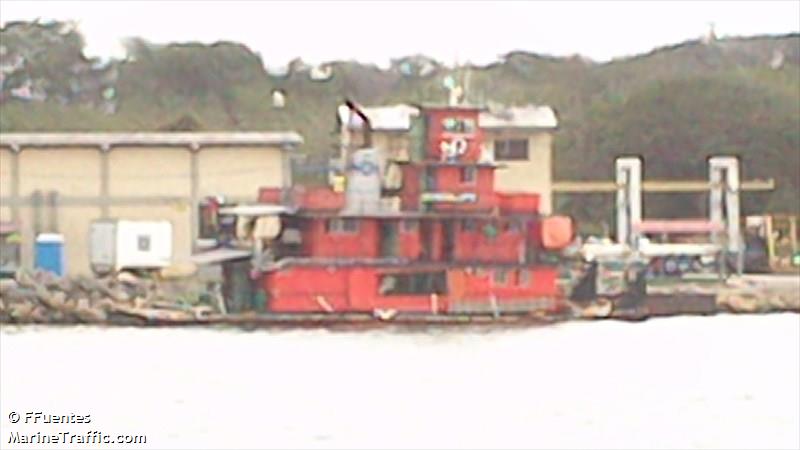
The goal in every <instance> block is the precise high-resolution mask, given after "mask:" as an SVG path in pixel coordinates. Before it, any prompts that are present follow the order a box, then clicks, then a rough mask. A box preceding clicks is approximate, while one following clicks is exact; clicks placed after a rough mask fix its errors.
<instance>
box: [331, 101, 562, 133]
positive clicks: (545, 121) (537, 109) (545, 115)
mask: <svg viewBox="0 0 800 450" xmlns="http://www.w3.org/2000/svg"><path fill="white" fill-rule="evenodd" d="M469 108H470V109H471V108H474V107H472V106H470V107H469ZM361 110H362V111H363V112H364V114H366V115H367V117H369V120H370V124H371V125H372V129H373V130H374V131H408V130H409V129H410V128H411V118H412V117H414V116H417V115H419V112H420V111H419V108H417V107H415V106H411V105H407V104H398V105H388V106H373V107H362V108H361ZM338 115H339V122H340V123H347V124H349V127H350V129H356V130H357V129H361V127H362V126H363V123H362V120H361V118H359V117H358V116H357V115H356V114H350V110H349V108H347V106H345V105H342V106H340V107H339V110H338ZM478 121H479V125H480V127H481V128H487V129H508V128H526V129H555V128H557V127H558V117H557V116H556V113H555V111H554V110H553V108H551V107H549V106H536V105H527V106H515V107H509V108H503V107H500V108H490V109H489V110H484V111H481V113H480V116H479V118H478Z"/></svg>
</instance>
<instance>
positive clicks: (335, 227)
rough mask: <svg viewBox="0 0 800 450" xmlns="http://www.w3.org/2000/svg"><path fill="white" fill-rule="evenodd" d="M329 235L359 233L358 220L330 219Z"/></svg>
mask: <svg viewBox="0 0 800 450" xmlns="http://www.w3.org/2000/svg"><path fill="white" fill-rule="evenodd" d="M326 231H327V232H328V233H357V232H358V220H356V219H328V220H327V222H326Z"/></svg>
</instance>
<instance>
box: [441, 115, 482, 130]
mask: <svg viewBox="0 0 800 450" xmlns="http://www.w3.org/2000/svg"><path fill="white" fill-rule="evenodd" d="M442 128H444V130H445V131H447V132H449V133H467V134H469V133H474V132H475V129H476V128H477V127H476V126H475V120H473V119H463V118H460V117H447V118H445V119H442Z"/></svg>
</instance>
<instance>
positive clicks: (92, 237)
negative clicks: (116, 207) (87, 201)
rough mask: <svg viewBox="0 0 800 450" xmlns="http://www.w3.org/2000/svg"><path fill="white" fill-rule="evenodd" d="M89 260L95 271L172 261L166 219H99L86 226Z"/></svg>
mask: <svg viewBox="0 0 800 450" xmlns="http://www.w3.org/2000/svg"><path fill="white" fill-rule="evenodd" d="M89 262H90V264H91V266H92V270H93V271H94V272H96V273H101V274H102V273H109V272H115V271H120V270H123V269H158V268H161V267H166V266H169V265H170V264H171V262H172V224H171V223H170V222H168V221H140V220H114V219H109V220H106V219H103V220H97V221H94V222H92V224H91V227H90V230H89Z"/></svg>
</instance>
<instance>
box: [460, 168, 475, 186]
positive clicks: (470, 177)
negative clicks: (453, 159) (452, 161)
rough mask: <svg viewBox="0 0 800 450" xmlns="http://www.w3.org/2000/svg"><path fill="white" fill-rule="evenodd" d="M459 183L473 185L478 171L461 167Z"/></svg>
mask: <svg viewBox="0 0 800 450" xmlns="http://www.w3.org/2000/svg"><path fill="white" fill-rule="evenodd" d="M460 172H461V182H462V183H474V182H475V178H476V177H477V172H478V170H477V169H476V168H475V167H471V166H470V167H462V168H461V171H460Z"/></svg>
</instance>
